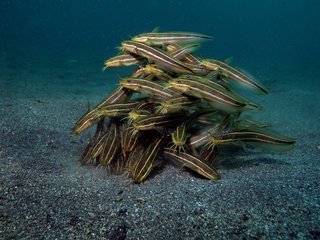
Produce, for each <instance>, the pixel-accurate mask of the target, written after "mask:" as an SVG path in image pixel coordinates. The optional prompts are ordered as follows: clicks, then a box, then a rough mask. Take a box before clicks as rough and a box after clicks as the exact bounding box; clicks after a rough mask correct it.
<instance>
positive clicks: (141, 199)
mask: <svg viewBox="0 0 320 240" xmlns="http://www.w3.org/2000/svg"><path fill="white" fill-rule="evenodd" d="M88 59H90V58H84V59H79V58H78V59H62V58H61V59H50V58H49V59H48V58H45V57H41V56H39V57H32V58H25V57H19V56H10V55H8V54H6V53H2V54H1V56H0V68H1V71H0V123H1V125H0V193H1V194H0V239H320V199H319V198H320V190H319V184H320V168H319V166H320V125H319V122H320V108H319V103H320V95H319V89H320V87H319V80H320V71H319V69H318V70H316V69H299V68H290V67H284V66H267V65H262V66H260V67H259V66H257V67H254V66H252V67H251V68H248V69H247V70H249V71H250V72H252V73H253V74H254V75H256V76H257V77H258V78H259V79H260V80H261V81H262V82H263V83H264V84H265V85H266V86H267V87H268V88H269V89H270V91H271V93H270V94H269V95H267V96H261V97H259V101H258V102H259V103H260V104H261V105H263V106H264V107H265V110H264V111H263V112H262V113H259V114H258V115H257V118H256V119H259V120H261V121H263V122H266V123H267V124H269V125H271V126H272V127H273V128H274V129H276V130H277V131H278V132H281V133H283V134H285V135H288V136H291V137H294V138H296V139H297V144H296V147H295V148H294V149H293V150H292V151H290V152H288V153H285V154H273V153H265V152H262V153H261V152H256V151H254V152H252V151H251V152H238V153H236V154H232V153H223V155H222V156H221V157H220V158H219V159H221V163H220V165H219V166H218V167H217V168H218V170H219V172H220V173H221V175H222V178H221V180H219V181H208V180H205V179H201V178H197V177H195V176H192V175H191V174H190V173H189V172H186V171H184V170H183V169H181V168H177V167H175V166H173V165H170V164H166V165H165V166H164V167H163V168H162V169H161V171H158V172H157V174H154V175H152V176H151V177H150V178H149V179H148V180H147V181H146V182H145V183H143V184H140V185H136V184H133V183H131V181H130V180H129V179H128V178H127V177H126V176H112V175H109V174H107V171H106V170H105V169H101V168H94V167H83V166H81V165H80V163H79V161H78V160H79V156H80V154H81V151H82V150H83V148H84V146H85V144H86V142H87V141H88V133H87V132H86V133H84V134H81V135H80V136H79V137H74V136H72V135H71V134H70V129H71V127H72V125H73V123H74V122H75V121H76V120H77V119H78V118H79V117H80V116H81V115H82V114H83V113H84V112H85V111H86V108H87V102H88V101H91V102H92V103H97V102H98V101H99V100H100V99H102V98H103V97H104V96H105V95H106V94H107V93H109V92H110V91H111V89H113V88H114V87H115V83H116V78H117V74H116V72H117V71H113V70H110V71H107V72H105V73H102V72H101V71H100V69H101V62H100V61H90V60H88ZM120 72H121V71H120ZM302 79H303V80H302ZM315 84H318V85H315Z"/></svg>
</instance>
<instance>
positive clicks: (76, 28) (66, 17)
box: [0, 0, 320, 71]
mask: <svg viewBox="0 0 320 240" xmlns="http://www.w3.org/2000/svg"><path fill="white" fill-rule="evenodd" d="M319 12H320V2H319V1H317V0H305V1H299V0H293V1H289V0H270V1H262V0H258V1H251V0H244V1H236V0H233V1H232V0H228V1H208V0H207V1H205V0H198V1H193V0H192V1H191V0H185V1H160V0H152V1H125V0H115V1H99V0H91V1H85V0H47V1H40V0H38V1H36V0H27V1H24V0H7V1H5V0H2V1H1V2H0V32H1V37H0V48H1V49H0V50H1V51H6V52H9V53H13V54H16V55H19V54H20V55H21V54H32V53H38V54H39V53H40V54H41V53H43V54H44V55H45V54H49V55H48V56H50V55H51V54H57V55H60V56H64V55H65V56H66V57H68V56H69V55H85V54H90V55H93V56H94V57H96V58H97V59H101V58H105V57H109V56H112V55H114V54H115V53H116V51H115V50H114V48H115V47H116V46H118V45H119V43H120V42H121V41H122V40H125V39H128V38H129V37H130V36H133V35H135V34H138V33H141V32H147V31H151V30H152V29H153V28H154V27H157V26H159V27H160V30H162V31H175V30H179V31H192V32H200V33H203V34H208V35H212V36H214V37H215V39H214V41H213V42H210V43H206V44H205V45H204V46H203V47H202V49H201V50H200V52H199V54H200V55H203V56H210V57H216V58H220V59H223V58H226V57H229V56H233V57H234V58H235V61H236V62H237V63H238V64H239V63H240V65H241V64H242V65H246V63H256V64H261V65H263V64H272V65H273V64H274V65H290V66H292V67H298V69H297V71H301V70H302V69H303V67H304V66H309V67H310V66H315V67H317V66H320V64H319V56H320V31H319V29H320V15H319Z"/></svg>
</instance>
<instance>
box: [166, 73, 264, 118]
mask: <svg viewBox="0 0 320 240" xmlns="http://www.w3.org/2000/svg"><path fill="white" fill-rule="evenodd" d="M203 79H204V78H202V80H201V78H194V77H191V76H180V77H179V78H175V79H171V80H169V82H168V84H169V85H170V86H171V87H172V88H173V89H175V90H178V91H181V92H182V93H185V94H187V95H190V96H194V97H198V98H200V99H205V100H207V101H210V102H211V104H212V105H213V106H214V107H215V108H217V109H219V110H223V111H226V112H237V111H243V110H245V109H252V108H254V109H258V108H259V106H258V105H256V104H254V103H251V102H249V101H248V100H245V99H244V98H242V97H239V96H238V95H236V94H234V93H232V92H230V91H228V90H226V89H225V88H224V87H222V86H221V85H219V84H217V83H215V82H213V81H211V80H209V79H207V80H203Z"/></svg>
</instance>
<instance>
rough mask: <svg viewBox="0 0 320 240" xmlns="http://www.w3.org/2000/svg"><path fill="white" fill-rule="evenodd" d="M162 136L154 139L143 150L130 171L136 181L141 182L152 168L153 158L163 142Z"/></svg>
mask: <svg viewBox="0 0 320 240" xmlns="http://www.w3.org/2000/svg"><path fill="white" fill-rule="evenodd" d="M163 140H164V137H160V138H157V139H155V140H154V141H153V142H152V143H151V144H150V145H149V146H148V147H147V149H146V150H145V151H144V152H143V154H142V156H140V159H138V161H137V162H136V163H135V165H134V168H133V171H132V179H133V181H134V182H136V183H141V182H143V181H144V180H145V179H146V178H147V177H148V176H149V174H150V172H151V170H152V169H153V168H154V166H155V164H154V160H155V158H156V157H157V155H158V152H159V150H160V148H161V145H162V143H163Z"/></svg>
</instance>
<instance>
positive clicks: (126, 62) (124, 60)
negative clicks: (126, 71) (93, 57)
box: [103, 54, 142, 70]
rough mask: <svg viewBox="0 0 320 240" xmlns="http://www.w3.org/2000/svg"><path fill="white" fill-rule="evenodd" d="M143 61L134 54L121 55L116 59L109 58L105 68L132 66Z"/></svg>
mask: <svg viewBox="0 0 320 240" xmlns="http://www.w3.org/2000/svg"><path fill="white" fill-rule="evenodd" d="M141 60H142V58H141V57H139V56H137V55H134V54H120V55H117V56H115V57H112V58H109V59H107V60H106V61H105V62H104V68H103V70H105V69H106V68H109V67H122V66H125V67H127V66H132V65H136V64H139V63H140V61H141Z"/></svg>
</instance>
